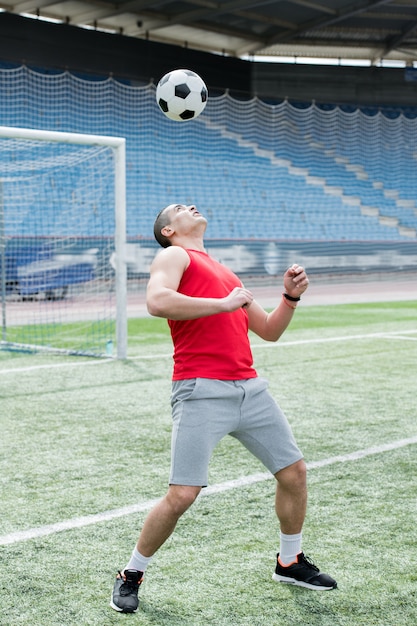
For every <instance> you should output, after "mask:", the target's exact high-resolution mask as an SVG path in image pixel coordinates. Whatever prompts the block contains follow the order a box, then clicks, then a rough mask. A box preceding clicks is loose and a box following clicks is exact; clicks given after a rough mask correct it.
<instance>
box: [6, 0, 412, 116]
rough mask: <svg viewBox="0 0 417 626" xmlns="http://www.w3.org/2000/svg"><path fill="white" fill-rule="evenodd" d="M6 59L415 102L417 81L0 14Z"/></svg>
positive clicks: (334, 99) (287, 92)
mask: <svg viewBox="0 0 417 626" xmlns="http://www.w3.org/2000/svg"><path fill="white" fill-rule="evenodd" d="M0 63H3V65H4V64H7V63H10V64H14V65H21V64H25V65H28V66H29V67H32V68H43V69H45V68H46V69H49V70H50V71H54V70H59V71H62V70H63V69H64V70H69V71H71V72H78V73H81V74H90V75H98V76H114V77H116V78H119V79H125V80H128V81H131V82H132V83H135V82H138V83H139V84H147V83H149V82H157V80H158V79H159V77H160V76H162V75H163V74H164V73H165V72H167V71H169V70H171V69H172V68H173V67H188V68H190V69H194V70H195V71H197V72H198V73H200V74H201V75H202V76H204V78H205V81H206V83H207V85H208V87H209V89H210V91H211V93H215V92H216V90H218V91H224V90H228V91H230V93H231V94H232V95H234V96H235V97H238V96H239V95H241V96H242V97H248V96H249V97H252V96H255V95H256V96H258V97H260V98H265V99H276V100H280V99H285V98H287V99H289V100H291V101H299V102H311V101H312V100H315V101H316V102H317V103H326V102H327V103H337V104H352V105H386V106H394V105H398V106H407V105H409V106H411V107H415V104H416V101H417V81H416V80H412V79H413V76H412V75H410V72H409V71H407V69H392V68H380V67H371V68H362V67H361V68H353V67H344V66H343V67H339V66H338V67H334V66H312V65H301V64H292V65H288V64H271V63H253V62H249V61H242V60H240V59H236V58H232V57H227V56H221V55H217V54H209V53H205V52H199V51H195V50H190V49H188V48H186V47H179V46H172V45H166V44H159V43H155V42H152V41H145V40H140V39H136V38H133V37H124V36H122V35H113V34H108V33H103V32H98V31H97V32H95V31H91V30H85V29H82V28H77V27H74V26H71V25H68V24H50V23H48V22H43V21H37V20H36V19H30V18H24V17H21V16H18V15H14V14H10V13H7V12H5V13H1V14H0Z"/></svg>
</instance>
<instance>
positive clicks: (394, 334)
mask: <svg viewBox="0 0 417 626" xmlns="http://www.w3.org/2000/svg"><path fill="white" fill-rule="evenodd" d="M410 334H417V329H411V330H397V331H390V332H380V333H369V334H363V335H339V336H336V337H317V338H316V339H298V340H295V341H279V342H264V343H252V344H251V347H252V348H274V347H277V346H278V347H282V348H285V347H286V346H302V345H308V344H315V343H333V342H338V341H352V340H361V339H375V338H378V339H403V340H405V339H409V340H410V341H413V340H415V339H417V338H415V337H401V335H410ZM171 358H172V352H163V353H160V354H138V355H137V356H129V357H128V360H129V361H134V360H141V361H148V360H155V359H171ZM113 360H114V359H97V360H96V359H94V360H92V361H79V362H75V361H71V362H70V363H49V364H44V365H29V366H26V367H14V368H11V369H1V368H0V376H2V375H4V374H14V373H17V374H18V373H20V372H31V371H36V370H41V369H55V368H58V367H82V366H83V365H103V364H105V363H109V362H111V361H113Z"/></svg>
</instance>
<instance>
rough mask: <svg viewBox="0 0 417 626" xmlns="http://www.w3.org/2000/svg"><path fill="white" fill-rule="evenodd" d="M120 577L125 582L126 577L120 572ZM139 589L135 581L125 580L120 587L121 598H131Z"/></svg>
mask: <svg viewBox="0 0 417 626" xmlns="http://www.w3.org/2000/svg"><path fill="white" fill-rule="evenodd" d="M119 576H120V578H121V579H122V580H123V578H124V577H123V575H122V573H121V572H120V571H119ZM138 587H139V585H138V583H135V582H134V581H133V580H127V579H126V578H125V579H124V582H123V583H122V584H121V585H120V589H119V594H120V595H121V596H129V595H130V594H131V593H135V591H136V590H137V589H138Z"/></svg>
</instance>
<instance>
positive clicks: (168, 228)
mask: <svg viewBox="0 0 417 626" xmlns="http://www.w3.org/2000/svg"><path fill="white" fill-rule="evenodd" d="M173 232H174V231H173V230H172V228H171V226H164V227H163V228H161V235H163V236H164V237H170V236H171V235H172V233H173Z"/></svg>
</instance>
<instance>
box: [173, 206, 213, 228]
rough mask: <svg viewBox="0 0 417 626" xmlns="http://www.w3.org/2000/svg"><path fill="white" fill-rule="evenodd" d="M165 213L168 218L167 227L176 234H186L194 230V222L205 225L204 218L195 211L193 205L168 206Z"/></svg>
mask: <svg viewBox="0 0 417 626" xmlns="http://www.w3.org/2000/svg"><path fill="white" fill-rule="evenodd" d="M165 211H166V212H168V215H169V218H170V222H169V224H168V226H167V227H168V228H169V227H172V228H173V229H174V230H175V232H177V233H178V234H183V233H184V234H186V233H188V232H189V231H190V229H192V228H194V226H195V224H196V222H199V223H201V222H204V223H207V220H206V218H205V217H204V216H203V215H202V214H201V213H200V212H199V211H197V208H196V207H195V205H194V204H190V205H186V204H170V205H169V206H167V208H166V209H165Z"/></svg>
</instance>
